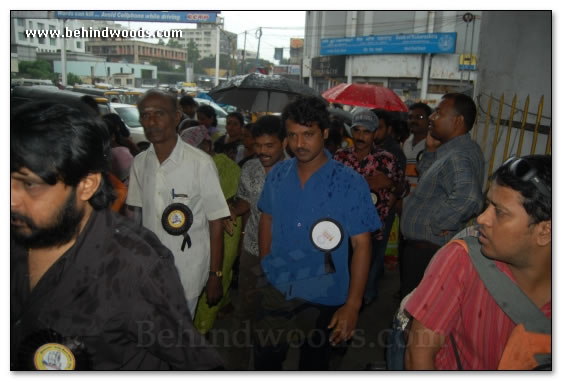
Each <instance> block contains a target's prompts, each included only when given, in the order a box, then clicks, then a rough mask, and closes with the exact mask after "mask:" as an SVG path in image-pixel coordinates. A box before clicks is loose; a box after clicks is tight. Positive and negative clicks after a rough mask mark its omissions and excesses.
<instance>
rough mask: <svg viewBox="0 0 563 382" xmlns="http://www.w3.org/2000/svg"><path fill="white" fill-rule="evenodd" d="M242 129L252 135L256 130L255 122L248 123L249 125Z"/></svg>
mask: <svg viewBox="0 0 563 382" xmlns="http://www.w3.org/2000/svg"><path fill="white" fill-rule="evenodd" d="M242 128H243V129H246V130H248V131H250V134H252V129H253V128H254V123H253V122H250V123H247V124H245V125H243V126H242Z"/></svg>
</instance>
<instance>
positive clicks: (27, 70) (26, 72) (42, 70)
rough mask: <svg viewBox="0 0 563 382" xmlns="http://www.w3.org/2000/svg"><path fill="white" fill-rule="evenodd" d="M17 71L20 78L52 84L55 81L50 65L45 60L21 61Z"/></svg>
mask: <svg viewBox="0 0 563 382" xmlns="http://www.w3.org/2000/svg"><path fill="white" fill-rule="evenodd" d="M19 70H20V77H26V78H33V79H39V80H51V81H53V82H54V81H56V79H57V75H56V74H55V73H54V72H53V69H52V68H51V65H50V64H49V63H48V62H47V61H45V60H37V61H22V62H20V63H19Z"/></svg>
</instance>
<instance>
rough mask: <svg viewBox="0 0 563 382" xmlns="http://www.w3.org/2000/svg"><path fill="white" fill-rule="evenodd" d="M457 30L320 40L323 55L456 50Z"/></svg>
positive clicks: (417, 52)
mask: <svg viewBox="0 0 563 382" xmlns="http://www.w3.org/2000/svg"><path fill="white" fill-rule="evenodd" d="M456 39H457V33H455V32H452V33H410V34H392V35H381V36H358V37H339V38H324V39H321V56H338V55H359V54H427V53H443V54H447V53H455V46H456Z"/></svg>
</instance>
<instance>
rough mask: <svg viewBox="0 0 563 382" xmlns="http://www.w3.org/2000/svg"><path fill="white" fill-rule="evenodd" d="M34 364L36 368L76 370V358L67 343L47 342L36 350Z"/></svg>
mask: <svg viewBox="0 0 563 382" xmlns="http://www.w3.org/2000/svg"><path fill="white" fill-rule="evenodd" d="M33 365H34V366H35V369H36V370H74V369H75V368H76V359H75V358H74V354H72V351H70V349H69V348H68V347H66V346H65V345H63V344H58V343H47V344H45V345H43V346H41V347H40V348H39V349H37V350H36V351H35V355H34V356H33Z"/></svg>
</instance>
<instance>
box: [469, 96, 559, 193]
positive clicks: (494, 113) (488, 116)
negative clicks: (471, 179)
mask: <svg viewBox="0 0 563 382" xmlns="http://www.w3.org/2000/svg"><path fill="white" fill-rule="evenodd" d="M485 98H488V101H487V108H486V110H485V109H483V107H482V106H483V105H482V103H484V101H485ZM517 103H518V97H517V95H516V94H515V95H514V97H513V98H512V104H511V105H509V104H505V102H504V94H501V96H500V99H497V98H495V97H494V96H493V95H492V94H491V95H487V94H480V95H479V96H478V97H477V100H476V104H477V109H478V110H477V118H476V120H475V125H474V127H473V133H472V137H473V140H475V141H476V142H480V143H479V144H480V146H481V150H483V155H484V156H485V161H486V162H488V167H489V171H488V175H487V187H486V188H489V182H490V181H489V179H490V177H491V175H492V174H493V171H494V170H495V169H496V167H498V166H499V165H500V164H501V163H503V162H504V161H505V160H506V159H507V158H508V157H509V156H512V155H516V156H522V155H529V154H530V155H531V154H536V153H537V154H547V155H549V154H551V129H552V126H551V118H550V117H543V116H542V113H543V108H544V96H543V95H542V96H541V98H540V100H539V102H538V107H537V110H538V111H537V114H535V123H534V124H529V123H527V121H528V116H529V115H530V113H529V111H528V110H529V106H530V96H529V95H528V96H527V97H526V100H525V103H524V108H523V109H519V108H518V107H517ZM505 105H506V106H509V107H510V109H509V110H508V113H506V112H505V109H507V108H505V107H504V106H505ZM503 113H504V114H505V115H504V117H507V118H508V119H503ZM542 118H543V119H545V120H549V124H548V125H541V122H542ZM518 119H519V120H518ZM491 121H495V130H494V131H495V132H494V139H493V140H492V141H491V142H489V140H490V137H489V136H492V135H491V134H489V130H490V128H489V126H490V122H491ZM513 128H515V129H519V130H520V134H519V135H518V146H517V149H516V151H515V150H514V146H515V145H516V140H513V139H512V129H513ZM491 129H492V127H491ZM479 137H480V138H481V139H480V140H479ZM514 137H516V135H514ZM503 141H504V142H503ZM540 141H541V142H542V145H540V144H539V143H538V142H540ZM543 142H545V143H544V144H543ZM503 148H504V149H503ZM501 149H502V150H501ZM514 151H515V152H514ZM536 151H538V152H536ZM500 155H502V160H500V161H498V160H496V159H497V158H498V157H499V156H500Z"/></svg>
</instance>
